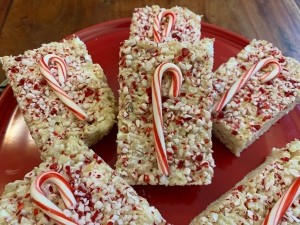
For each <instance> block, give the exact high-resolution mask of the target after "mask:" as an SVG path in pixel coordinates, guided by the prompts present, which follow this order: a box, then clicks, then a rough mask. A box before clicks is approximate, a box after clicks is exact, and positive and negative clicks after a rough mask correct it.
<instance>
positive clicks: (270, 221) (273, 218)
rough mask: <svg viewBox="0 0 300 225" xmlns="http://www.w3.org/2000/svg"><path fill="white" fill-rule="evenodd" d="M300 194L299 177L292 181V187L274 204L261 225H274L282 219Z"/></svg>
mask: <svg viewBox="0 0 300 225" xmlns="http://www.w3.org/2000/svg"><path fill="white" fill-rule="evenodd" d="M299 194H300V177H298V178H297V180H295V181H294V183H293V184H292V186H290V187H289V189H288V190H287V191H286V192H285V193H284V194H283V195H282V196H281V198H280V199H279V200H278V201H277V202H276V203H275V205H274V206H273V208H272V209H271V211H270V212H269V213H268V215H267V216H266V218H265V220H264V222H263V223H262V225H276V224H278V223H279V221H280V220H281V219H282V217H283V215H284V214H285V212H286V210H287V209H288V208H289V207H290V205H291V204H292V203H293V202H294V201H295V200H296V198H297V197H298V196H299Z"/></svg>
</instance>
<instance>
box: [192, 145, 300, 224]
mask: <svg viewBox="0 0 300 225" xmlns="http://www.w3.org/2000/svg"><path fill="white" fill-rule="evenodd" d="M299 176H300V141H298V140H295V141H292V142H291V143H289V144H287V145H286V146H285V147H283V148H281V149H273V151H272V153H271V155H270V156H269V157H268V158H267V159H266V161H265V162H264V163H263V164H262V165H261V166H259V167H258V168H257V169H255V170H253V171H252V172H251V173H249V174H248V175H247V176H246V177H245V178H244V179H243V180H241V181H240V182H239V183H237V184H236V185H235V186H234V187H233V188H232V189H231V190H229V191H228V192H227V193H225V194H224V195H223V196H221V197H220V198H219V199H217V200H216V201H215V202H213V203H211V204H210V205H209V206H208V207H207V208H206V209H205V210H204V211H203V212H202V213H201V214H199V215H198V216H197V217H196V218H195V219H193V220H192V222H191V223H190V224H191V225H196V224H201V225H208V224H209V225H212V224H236V225H242V224H263V223H262V222H263V221H264V220H265V218H266V216H267V214H268V212H269V210H271V209H272V208H273V207H276V208H274V210H275V209H277V206H275V203H276V202H279V201H278V200H279V199H280V198H281V197H282V196H283V195H284V193H285V196H287V195H289V197H291V198H292V197H295V199H294V201H292V204H291V205H290V207H288V209H287V211H286V212H283V215H284V216H283V218H281V219H280V223H278V224H281V225H284V224H299V222H300V217H299V216H300V213H299V212H300V204H299V202H300V198H299V196H297V195H296V196H292V194H293V193H292V192H288V190H290V187H291V186H292V184H293V185H294V184H296V183H299V181H298V180H299ZM296 188H297V189H298V188H299V187H296ZM269 219H273V218H271V217H269ZM271 224H277V223H271Z"/></svg>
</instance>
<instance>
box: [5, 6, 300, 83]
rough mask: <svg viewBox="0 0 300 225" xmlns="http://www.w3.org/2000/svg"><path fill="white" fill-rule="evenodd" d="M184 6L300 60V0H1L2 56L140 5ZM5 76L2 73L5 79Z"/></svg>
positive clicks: (122, 14) (116, 16)
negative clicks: (264, 41) (269, 43)
mask: <svg viewBox="0 0 300 225" xmlns="http://www.w3.org/2000/svg"><path fill="white" fill-rule="evenodd" d="M152 4H158V5H160V6H162V7H166V8H170V7H172V6H175V5H179V6H184V7H187V8H189V9H190V10H192V11H194V12H195V13H197V14H201V15H203V21H205V22H208V23H212V24H215V25H217V26H220V27H223V28H225V29H228V30H231V31H233V32H236V33H238V34H241V35H243V36H245V37H246V38H248V39H253V38H257V39H266V40H268V41H270V42H272V43H273V44H274V45H276V46H277V47H278V48H280V49H281V50H282V51H283V53H284V54H285V55H287V56H291V57H294V58H296V59H298V60H300V48H299V43H300V9H299V6H300V0H252V1H249V0H199V1H196V0H194V1H186V0H181V1H180V0H160V1H157V0H156V1H154V0H147V1H142V0H119V1H117V0H87V1H83V0H31V1H27V0H0V56H4V55H17V54H21V53H23V52H24V51H25V50H27V49H32V48H37V47H39V46H40V45H41V44H42V43H47V42H50V41H58V40H60V39H62V38H63V37H65V36H67V35H69V34H72V33H74V32H76V31H78V30H80V29H83V28H86V27H89V26H91V25H94V24H97V23H101V22H104V21H108V20H114V19H119V18H124V17H131V14H132V11H133V9H134V8H135V7H143V6H145V5H152ZM4 78H5V75H4V72H3V71H2V70H1V72H0V82H1V81H3V80H4Z"/></svg>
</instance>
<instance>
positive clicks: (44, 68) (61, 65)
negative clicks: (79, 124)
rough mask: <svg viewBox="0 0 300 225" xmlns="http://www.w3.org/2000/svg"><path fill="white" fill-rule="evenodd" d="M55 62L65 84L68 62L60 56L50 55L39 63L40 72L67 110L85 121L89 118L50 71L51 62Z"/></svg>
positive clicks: (60, 77)
mask: <svg viewBox="0 0 300 225" xmlns="http://www.w3.org/2000/svg"><path fill="white" fill-rule="evenodd" d="M50 61H53V62H55V63H56V64H57V73H58V78H59V82H60V83H61V84H64V82H65V80H66V77H67V65H66V62H65V61H64V60H63V59H62V58H61V57H59V56H56V55H54V54H48V55H45V56H43V57H42V58H41V60H40V61H39V65H40V71H41V73H42V74H43V76H44V77H45V79H46V81H47V83H48V85H49V86H50V87H51V88H52V90H53V91H54V93H55V94H56V95H57V97H58V98H59V99H60V100H61V101H62V102H63V103H64V104H65V105H66V106H67V108H68V109H69V110H70V111H71V112H73V113H74V115H75V116H76V117H77V118H78V119H80V120H84V119H86V118H87V115H86V113H85V112H84V111H83V110H82V109H81V108H80V107H79V106H78V105H77V104H76V103H75V102H74V101H72V99H71V98H70V97H69V96H68V95H67V94H66V93H65V92H64V91H63V90H62V88H61V86H60V85H59V83H58V82H57V80H56V79H55V78H54V76H53V74H52V73H51V71H50V69H49V62H50Z"/></svg>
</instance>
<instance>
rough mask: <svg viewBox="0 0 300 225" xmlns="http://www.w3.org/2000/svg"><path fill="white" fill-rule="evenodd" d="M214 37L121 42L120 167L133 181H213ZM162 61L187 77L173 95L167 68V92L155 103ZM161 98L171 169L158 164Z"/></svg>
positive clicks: (164, 88) (164, 84) (164, 89)
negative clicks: (165, 170) (156, 77)
mask: <svg viewBox="0 0 300 225" xmlns="http://www.w3.org/2000/svg"><path fill="white" fill-rule="evenodd" d="M213 42H214V41H213V40H212V39H203V40H201V41H198V42H195V44H191V43H179V42H175V41H174V42H166V43H159V44H156V43H154V42H149V41H135V40H134V39H131V40H127V41H125V42H124V43H123V45H122V46H121V49H120V71H119V83H120V90H119V114H118V135H117V143H118V145H117V153H118V159H117V163H116V171H117V173H118V174H119V175H120V176H121V177H123V178H124V179H125V180H126V181H127V182H128V183H129V184H151V185H157V184H159V185H203V184H209V183H211V179H212V177H213V167H214V160H213V158H212V149H211V148H212V142H211V129H212V123H211V111H210V110H211V108H212V104H213V102H212V97H211V92H212V66H213ZM161 65H164V66H165V65H173V67H176V66H177V67H178V70H180V71H181V73H182V77H183V81H182V85H181V88H179V95H178V96H177V97H169V96H168V94H167V93H168V92H169V90H170V88H171V84H172V79H171V75H172V73H171V72H172V71H166V72H165V73H164V76H163V77H162V81H161V88H159V91H160V90H161V96H162V97H161V99H158V101H157V102H156V103H155V102H154V98H153V97H152V96H153V95H156V94H157V92H156V90H155V89H153V84H152V83H153V81H154V74H155V73H156V71H157V69H158V68H161V69H162V70H163V68H164V67H161ZM174 65H175V66H174ZM173 69H174V68H173ZM173 75H174V74H173ZM171 89H172V90H173V88H171ZM154 93H155V94H154ZM159 102H160V103H161V106H162V110H161V111H162V117H161V119H162V121H163V122H162V124H161V126H162V128H161V134H162V136H164V139H165V142H164V143H162V145H163V146H165V149H166V152H165V155H164V156H165V157H166V161H167V164H168V166H169V172H170V174H169V175H166V174H165V173H163V172H162V170H161V169H160V168H159V165H160V164H158V159H160V158H159V157H157V154H158V151H157V147H155V144H156V143H158V142H156V141H157V137H154V136H155V135H158V134H157V133H159V132H157V133H155V131H156V129H157V130H158V127H157V125H155V126H154V123H155V121H154V115H155V112H154V108H156V104H159ZM156 115H157V114H156ZM164 162H165V161H164ZM163 165H165V164H163Z"/></svg>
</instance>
